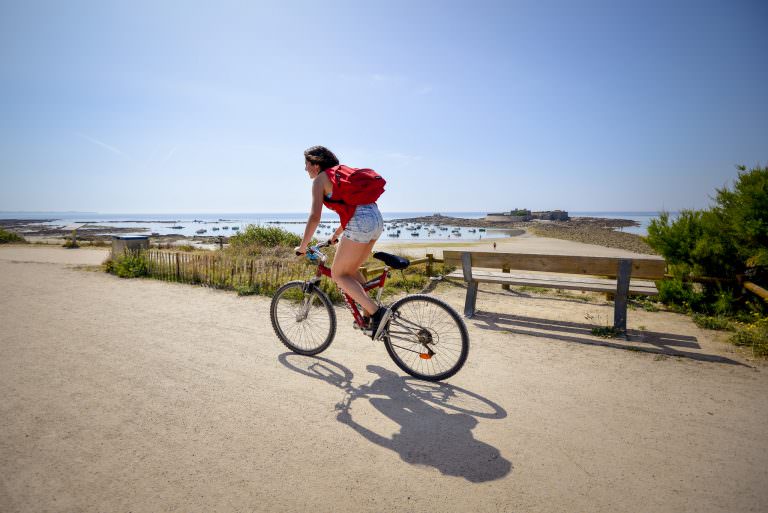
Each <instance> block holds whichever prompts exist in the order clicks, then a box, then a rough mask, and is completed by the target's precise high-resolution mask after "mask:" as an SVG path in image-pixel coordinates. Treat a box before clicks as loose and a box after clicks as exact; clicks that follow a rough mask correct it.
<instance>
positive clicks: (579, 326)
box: [469, 312, 749, 367]
mask: <svg viewBox="0 0 768 513" xmlns="http://www.w3.org/2000/svg"><path fill="white" fill-rule="evenodd" d="M469 322H470V323H471V324H472V325H473V326H474V327H475V328H478V329H483V330H493V331H501V332H504V333H513V334H516V335H528V336H531V337H540V338H548V339H557V340H563V341H565V342H576V343H578V344H587V345H593V346H603V347H612V348H614V349H623V350H626V351H642V352H647V353H655V354H661V355H665V356H677V357H682V358H690V359H692V360H698V361H702V362H713V363H726V364H731V365H741V366H744V367H749V365H746V364H744V363H742V362H739V361H736V360H732V359H730V358H726V357H724V356H720V355H715V354H707V353H703V352H695V351H694V350H696V349H701V345H700V344H699V342H698V339H697V338H696V337H692V336H689V335H680V334H676V333H660V332H655V331H645V330H643V331H640V330H631V329H630V330H627V338H626V340H624V339H606V338H599V337H597V336H595V335H593V333H592V330H593V329H594V328H596V327H597V326H595V325H593V324H586V323H578V322H569V321H559V320H552V319H540V318H535V317H525V316H520V315H512V314H496V313H490V312H477V313H476V314H475V315H474V317H472V319H471V320H469Z"/></svg>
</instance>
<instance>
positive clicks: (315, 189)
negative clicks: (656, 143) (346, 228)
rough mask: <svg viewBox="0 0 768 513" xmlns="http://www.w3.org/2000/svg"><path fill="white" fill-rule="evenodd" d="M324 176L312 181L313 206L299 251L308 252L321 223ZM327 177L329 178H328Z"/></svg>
mask: <svg viewBox="0 0 768 513" xmlns="http://www.w3.org/2000/svg"><path fill="white" fill-rule="evenodd" d="M323 178H325V175H324V174H320V175H317V178H315V180H314V181H313V182H312V208H311V209H310V211H309V218H308V219H307V226H306V228H304V238H302V239H301V244H300V245H299V246H298V247H297V248H296V251H297V252H298V253H306V252H307V246H308V245H309V241H311V240H312V236H313V235H314V234H315V230H316V229H317V225H318V224H320V214H322V213H323V187H324V184H323ZM325 179H326V180H327V178H325Z"/></svg>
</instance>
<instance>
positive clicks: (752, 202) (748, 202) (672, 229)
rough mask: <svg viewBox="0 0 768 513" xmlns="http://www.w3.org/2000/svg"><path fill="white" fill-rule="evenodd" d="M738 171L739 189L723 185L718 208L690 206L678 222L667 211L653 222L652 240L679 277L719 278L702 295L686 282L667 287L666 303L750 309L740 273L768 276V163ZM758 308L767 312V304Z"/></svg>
mask: <svg viewBox="0 0 768 513" xmlns="http://www.w3.org/2000/svg"><path fill="white" fill-rule="evenodd" d="M738 169H739V173H738V178H737V179H736V181H735V182H734V186H733V188H732V189H729V188H727V187H724V188H722V189H718V190H717V195H716V197H715V202H716V203H715V205H714V206H713V207H712V208H710V209H708V210H702V211H694V210H684V211H682V212H681V213H680V216H679V217H678V218H677V219H676V220H675V221H673V222H671V221H670V217H669V214H667V213H662V214H661V215H660V216H659V218H658V219H654V220H652V221H651V223H650V225H649V227H648V238H647V241H648V244H649V245H650V246H651V247H652V248H653V249H654V250H656V251H657V252H659V253H660V254H661V255H663V256H664V258H665V259H666V260H667V262H668V263H669V264H670V268H671V269H673V270H674V274H675V275H676V276H678V277H679V278H681V279H682V278H688V277H692V276H693V277H695V276H708V277H713V278H718V279H719V280H717V281H712V282H707V283H705V284H703V287H702V290H701V293H700V294H697V293H695V292H692V289H689V288H688V287H686V286H684V285H681V283H674V284H665V285H662V286H663V287H665V289H666V290H665V293H664V295H663V296H662V299H663V300H665V302H666V301H670V304H674V305H678V306H680V305H685V306H683V307H684V308H685V309H689V310H693V311H700V312H705V313H715V314H718V315H726V314H729V315H731V314H738V313H739V312H740V311H744V310H746V309H747V308H748V304H747V302H748V299H747V298H746V297H743V296H742V295H741V290H740V287H739V285H738V279H739V277H740V276H741V275H744V276H746V278H747V279H749V280H752V281H755V282H758V283H765V282H766V280H768V167H755V168H753V169H751V170H749V171H747V170H746V168H745V167H744V166H739V168H738ZM659 291H660V292H661V288H660V289H659ZM758 308H760V309H761V310H762V311H763V312H765V305H762V306H759V307H758Z"/></svg>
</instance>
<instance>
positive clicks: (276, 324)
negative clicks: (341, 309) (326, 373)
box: [269, 281, 336, 356]
mask: <svg viewBox="0 0 768 513" xmlns="http://www.w3.org/2000/svg"><path fill="white" fill-rule="evenodd" d="M269 317H270V319H271V320H272V328H273V329H274V330H275V334H276V335H277V338H279V339H280V341H281V342H282V343H283V344H285V346H286V347H287V348H288V349H290V350H291V351H293V352H294V353H299V354H303V355H307V356H311V355H315V354H318V353H321V352H323V351H325V350H326V349H328V346H329V345H331V342H332V341H333V337H334V336H336V312H335V311H334V310H333V305H332V304H331V300H330V299H329V298H328V296H327V295H326V294H325V293H324V292H323V291H322V290H320V289H319V288H317V287H315V286H314V285H307V283H306V282H303V281H291V282H288V283H286V284H285V285H283V286H282V287H280V288H279V289H277V292H275V296H274V297H273V298H272V304H271V305H270V308H269Z"/></svg>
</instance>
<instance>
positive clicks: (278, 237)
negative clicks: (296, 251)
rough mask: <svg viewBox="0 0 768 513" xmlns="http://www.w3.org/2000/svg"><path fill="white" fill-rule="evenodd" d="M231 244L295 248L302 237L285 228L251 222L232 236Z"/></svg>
mask: <svg viewBox="0 0 768 513" xmlns="http://www.w3.org/2000/svg"><path fill="white" fill-rule="evenodd" d="M229 244H230V245H231V246H235V247H237V246H241V247H242V246H261V247H266V248H274V247H277V246H283V247H291V248H294V247H296V246H298V245H299V244H301V237H299V236H298V235H296V234H295V233H291V232H289V231H287V230H285V229H283V228H278V227H275V226H256V225H253V224H249V225H248V226H246V227H245V229H244V230H241V231H240V233H238V234H237V235H233V236H232V237H230V238H229Z"/></svg>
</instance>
